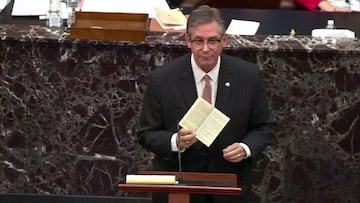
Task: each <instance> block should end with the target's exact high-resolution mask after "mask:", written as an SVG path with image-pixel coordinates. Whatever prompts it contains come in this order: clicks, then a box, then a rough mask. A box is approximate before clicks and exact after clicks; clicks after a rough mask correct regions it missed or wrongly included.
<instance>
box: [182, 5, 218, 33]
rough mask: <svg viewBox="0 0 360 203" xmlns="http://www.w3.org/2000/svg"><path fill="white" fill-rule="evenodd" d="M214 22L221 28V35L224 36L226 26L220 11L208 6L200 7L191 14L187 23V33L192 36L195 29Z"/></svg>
mask: <svg viewBox="0 0 360 203" xmlns="http://www.w3.org/2000/svg"><path fill="white" fill-rule="evenodd" d="M214 21H215V22H216V23H217V24H219V26H220V30H219V34H220V35H223V34H224V33H225V26H224V20H223V19H222V17H221V15H220V12H219V10H218V9H216V8H210V7H209V6H208V5H202V6H199V7H198V8H197V9H195V10H193V11H192V12H191V14H190V17H189V19H188V21H187V26H186V32H187V33H188V34H189V35H191V34H192V29H193V28H194V27H196V26H198V25H203V24H207V23H212V22H214Z"/></svg>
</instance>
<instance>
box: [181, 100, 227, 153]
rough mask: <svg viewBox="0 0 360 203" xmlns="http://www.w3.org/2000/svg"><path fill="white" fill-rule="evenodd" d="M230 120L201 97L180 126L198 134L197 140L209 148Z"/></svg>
mask: <svg viewBox="0 0 360 203" xmlns="http://www.w3.org/2000/svg"><path fill="white" fill-rule="evenodd" d="M229 120H230V118H229V117H227V116H226V115H225V114H223V113H222V112H221V111H219V110H218V109H217V108H215V107H214V106H213V105H211V104H209V103H208V102H207V101H206V100H204V99H203V98H201V97H199V98H198V99H197V100H196V101H195V102H194V104H193V105H192V106H191V107H190V109H189V110H188V112H186V114H185V115H184V117H183V118H182V119H181V121H180V123H179V125H180V126H181V127H183V128H188V129H192V130H194V131H195V132H196V138H197V139H198V140H200V141H201V142H202V143H203V144H205V145H206V146H207V147H209V146H210V145H211V144H212V143H213V141H214V140H215V138H216V137H217V136H218V135H219V134H220V132H221V131H222V129H223V128H224V127H225V125H226V124H227V123H228V122H229Z"/></svg>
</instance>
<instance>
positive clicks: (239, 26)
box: [226, 19, 260, 35]
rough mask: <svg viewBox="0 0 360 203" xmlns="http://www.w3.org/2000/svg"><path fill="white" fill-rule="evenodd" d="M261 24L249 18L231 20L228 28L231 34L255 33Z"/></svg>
mask: <svg viewBox="0 0 360 203" xmlns="http://www.w3.org/2000/svg"><path fill="white" fill-rule="evenodd" d="M259 26H260V23H259V22H256V21H248V20H235V19H233V20H231V22H230V25H229V27H228V28H227V30H226V33H227V34H231V35H255V34H256V32H257V30H258V28H259Z"/></svg>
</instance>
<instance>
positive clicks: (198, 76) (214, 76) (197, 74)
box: [191, 54, 221, 85]
mask: <svg viewBox="0 0 360 203" xmlns="http://www.w3.org/2000/svg"><path fill="white" fill-rule="evenodd" d="M220 60H221V59H220V56H219V57H218V60H217V63H216V65H215V67H214V68H213V69H212V70H211V71H210V72H208V73H205V72H204V71H203V70H202V69H201V68H200V67H199V66H198V65H197V64H196V62H195V59H194V54H191V67H192V70H193V73H194V78H195V82H196V83H199V82H200V81H201V80H202V78H203V77H204V75H205V74H208V75H209V76H210V78H211V80H212V82H213V83H214V84H215V85H216V84H217V81H218V77H219V70H220Z"/></svg>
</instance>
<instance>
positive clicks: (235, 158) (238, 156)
mask: <svg viewBox="0 0 360 203" xmlns="http://www.w3.org/2000/svg"><path fill="white" fill-rule="evenodd" d="M223 157H224V159H226V160H227V161H229V162H232V163H237V162H240V161H241V160H243V159H244V158H245V157H246V151H245V150H244V148H242V147H241V145H240V144H239V143H234V144H232V145H230V146H228V147H226V148H225V149H223Z"/></svg>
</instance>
